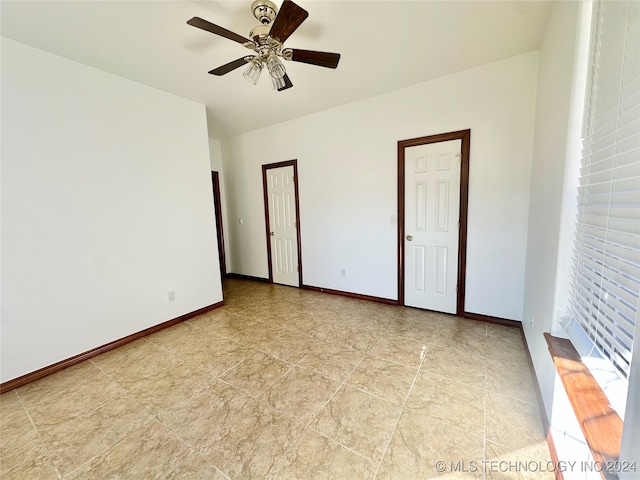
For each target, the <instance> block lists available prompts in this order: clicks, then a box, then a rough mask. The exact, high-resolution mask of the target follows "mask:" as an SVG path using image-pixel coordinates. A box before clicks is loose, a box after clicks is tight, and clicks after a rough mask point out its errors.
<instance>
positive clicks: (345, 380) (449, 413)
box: [0, 280, 553, 480]
mask: <svg viewBox="0 0 640 480" xmlns="http://www.w3.org/2000/svg"><path fill="white" fill-rule="evenodd" d="M0 400H1V403H0V406H1V410H0V414H1V422H2V423H1V437H0V444H1V452H0V453H1V457H0V458H1V468H0V476H1V478H2V479H20V480H27V479H29V480H30V479H38V480H40V479H42V480H45V479H49V478H51V479H56V478H64V479H74V480H75V479H78V480H80V479H82V480H84V479H111V478H120V479H151V478H167V479H169V478H171V479H227V478H229V479H245V478H246V479H250V478H271V479H329V478H335V479H347V480H350V479H361V478H362V479H373V478H376V479H419V478H420V479H427V478H434V477H440V478H447V479H448V478H486V479H507V478H535V479H538V478H553V475H552V474H550V473H546V474H545V473H541V472H540V471H534V472H533V473H532V470H540V468H542V469H543V470H544V469H545V468H546V465H547V462H549V452H548V449H547V447H546V443H545V441H544V432H543V428H542V423H541V419H540V413H539V409H538V405H537V403H536V396H535V392H534V387H533V383H532V378H531V374H530V371H529V367H528V364H527V359H526V355H525V352H524V348H523V344H522V340H521V337H520V333H519V331H518V330H517V329H514V328H509V327H502V326H497V325H492V324H485V323H480V322H474V321H469V320H463V319H460V318H456V317H453V316H449V315H444V314H436V313H432V312H425V311H419V310H415V309H410V308H400V307H394V306H387V305H381V304H377V303H372V302H366V301H362V300H356V299H351V298H345V297H339V296H334V295H328V294H323V293H317V292H310V291H306V290H300V289H294V288H289V287H282V286H273V285H268V284H262V283H255V282H249V281H244V280H228V281H226V282H225V306H224V307H222V308H219V309H217V310H214V311H212V312H209V313H207V314H205V315H202V316H199V317H196V318H193V319H191V320H188V321H186V322H183V323H181V324H179V325H176V326H174V327H172V328H169V329H165V330H163V331H161V332H158V333H156V334H154V335H151V336H148V337H146V338H144V339H141V340H138V341H136V342H133V343H131V344H128V345H126V346H124V347H121V348H119V349H117V350H114V351H111V352H108V353H106V354H103V355H101V356H99V357H96V358H94V359H92V360H89V361H86V362H84V363H82V364H79V365H76V366H74V367H71V368H68V369H66V370H64V371H61V372H59V373H56V374H54V375H50V376H48V377H46V378H43V379H41V380H39V381H36V382H33V383H31V384H29V385H25V386H23V387H21V388H18V389H16V390H13V391H11V392H7V393H5V394H3V395H2V396H0ZM437 462H444V463H443V464H438V463H437ZM443 465H444V468H443V467H442V466H443ZM539 466H541V467H539ZM438 467H440V469H442V470H444V471H443V472H439V471H438V470H439V468H438Z"/></svg>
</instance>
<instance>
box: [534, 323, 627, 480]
mask: <svg viewBox="0 0 640 480" xmlns="http://www.w3.org/2000/svg"><path fill="white" fill-rule="evenodd" d="M544 338H545V339H546V341H547V345H548V346H549V351H550V352H551V356H552V357H553V363H554V364H555V366H556V370H557V371H558V375H559V376H560V379H561V380H562V384H563V385H564V388H565V390H566V391H567V396H568V397H569V402H570V403H571V406H572V407H573V411H574V412H575V414H576V418H577V419H578V423H579V425H580V428H581V429H582V433H583V434H584V438H585V439H586V441H587V445H588V446H589V448H590V449H591V454H592V455H593V459H594V460H595V461H596V462H600V463H598V465H601V466H602V470H601V474H602V477H603V478H605V479H606V480H610V479H616V478H618V475H617V473H615V471H606V470H607V468H606V467H607V466H609V465H612V466H614V465H616V462H618V459H619V456H620V442H621V440H622V419H621V418H620V416H619V415H618V414H617V413H616V411H615V410H613V409H612V408H611V406H610V405H609V400H608V399H607V397H606V395H605V394H604V392H603V391H602V388H600V385H598V383H597V382H596V380H595V378H593V375H591V372H590V371H589V369H588V368H587V366H586V365H585V364H584V363H582V359H581V358H580V355H579V354H578V352H577V351H576V349H575V347H574V346H573V344H572V343H571V342H570V341H569V340H567V339H566V338H559V337H554V336H552V335H551V334H549V333H545V334H544ZM614 468H615V467H614Z"/></svg>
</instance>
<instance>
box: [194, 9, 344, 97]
mask: <svg viewBox="0 0 640 480" xmlns="http://www.w3.org/2000/svg"><path fill="white" fill-rule="evenodd" d="M251 10H252V12H253V16H254V17H256V19H257V20H258V21H259V22H260V25H258V26H257V27H254V28H253V29H252V30H251V32H249V37H251V38H250V39H249V38H245V37H243V36H242V35H238V34H237V33H234V32H232V31H230V30H227V29H226V28H223V27H220V26H219V25H215V24H213V23H211V22H208V21H207V20H204V19H202V18H200V17H193V18H192V19H190V20H188V21H187V24H189V25H191V26H193V27H197V28H200V29H202V30H206V31H207V32H211V33H213V34H216V35H219V36H221V37H224V38H228V39H229V40H233V41H234V42H238V43H240V44H241V45H242V46H243V47H246V48H248V49H250V50H253V51H254V52H255V55H248V56H245V57H240V58H238V59H237V60H233V61H232V62H229V63H227V64H225V65H222V66H220V67H218V68H215V69H213V70H211V71H209V73H210V74H212V75H217V76H222V75H225V74H227V73H229V72H231V71H233V70H235V69H236V68H239V67H241V66H242V65H245V64H249V66H248V67H247V69H246V70H245V72H244V74H243V75H244V78H245V79H246V80H247V81H248V82H249V83H252V84H253V85H255V84H257V83H258V79H259V78H260V73H261V72H262V69H263V68H264V67H265V66H266V67H267V70H268V72H269V77H270V78H271V86H272V88H273V89H274V90H277V91H279V92H280V91H282V90H286V89H287V88H291V87H292V86H293V83H291V80H290V79H289V76H288V75H287V71H286V69H285V67H284V65H283V64H282V62H281V61H280V58H282V59H284V60H288V61H294V62H301V63H309V64H311V65H318V66H320V67H326V68H336V67H337V66H338V62H339V61H340V54H339V53H330V52H318V51H315V50H299V49H295V48H283V45H282V44H283V43H284V42H285V41H286V40H287V38H289V36H290V35H291V34H292V33H293V32H294V31H295V30H296V29H297V28H298V27H299V26H300V25H301V24H302V22H304V21H305V19H306V18H307V17H308V16H309V13H308V12H307V11H306V10H305V9H304V8H302V7H300V6H298V5H296V4H295V3H293V2H292V1H291V0H284V2H283V3H282V6H281V7H280V11H278V9H277V8H276V6H275V4H274V3H273V2H271V1H269V0H256V1H254V2H253V3H252V4H251Z"/></svg>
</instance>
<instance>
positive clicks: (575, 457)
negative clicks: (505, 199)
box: [523, 2, 640, 480]
mask: <svg viewBox="0 0 640 480" xmlns="http://www.w3.org/2000/svg"><path fill="white" fill-rule="evenodd" d="M590 12H591V2H556V3H554V5H553V9H552V12H551V15H550V18H549V23H548V25H547V29H546V31H545V33H544V37H543V42H542V45H541V48H540V64H539V68H538V72H539V75H538V98H537V105H536V122H535V138H534V155H533V168H532V176H531V177H532V178H531V197H530V210H529V218H530V221H529V235H528V249H527V263H526V279H525V298H524V321H523V328H524V332H525V336H526V339H527V344H528V347H529V350H530V352H531V356H532V359H533V363H534V368H535V372H536V376H537V379H538V383H539V385H540V389H541V392H542V396H543V400H544V407H545V410H546V412H547V416H548V418H549V421H550V424H551V433H552V435H553V439H554V443H555V447H556V450H557V453H558V457H559V459H560V460H564V461H576V462H578V465H580V463H579V462H581V461H587V460H588V459H589V458H590V451H589V448H588V446H587V444H586V441H585V439H584V436H583V434H582V431H581V429H580V426H579V425H578V423H577V421H576V419H575V415H574V413H573V410H572V407H571V405H570V402H569V400H568V398H567V395H566V392H565V390H564V387H563V386H562V383H561V381H560V379H559V377H558V375H557V374H556V370H555V367H554V365H553V362H552V359H551V356H550V354H549V351H548V348H547V344H546V341H545V340H544V337H543V333H544V332H551V333H552V334H554V335H557V336H561V337H566V334H565V333H564V331H563V328H562V326H561V322H562V321H563V320H564V317H566V315H567V313H568V310H567V307H568V298H569V295H568V290H569V281H570V270H571V262H572V254H573V253H572V248H573V234H574V230H573V225H574V222H575V215H576V212H577V209H576V193H577V190H576V188H577V184H578V169H579V166H580V165H579V159H580V148H581V146H580V145H581V142H580V135H581V128H582V116H583V104H584V98H585V97H584V95H585V78H586V75H587V57H588V46H589V45H588V44H589V24H590ZM532 318H533V322H532ZM638 355H639V353H638V350H637V349H636V350H634V355H633V360H632V364H635V365H638ZM635 375H636V378H635V379H634V382H635V383H633V382H632V386H631V387H630V389H629V392H630V396H629V398H628V402H629V405H632V407H631V408H632V409H631V410H627V417H625V424H624V440H623V446H622V452H623V455H626V458H625V459H626V460H629V461H632V460H636V461H638V460H640V459H638V458H636V457H637V455H638V454H637V453H636V452H637V450H638V449H637V445H634V443H637V441H636V440H637V438H639V436H638V429H639V425H640V422H639V421H638V412H637V409H636V410H633V406H634V405H637V403H638V400H637V399H638V398H639V397H640V395H638V388H639V385H638V382H637V371H636V372H635ZM634 388H635V390H634ZM627 408H629V407H627ZM634 475H636V474H631V477H632V478H635V476H634ZM564 478H565V479H567V480H573V479H580V480H582V479H594V480H595V479H599V478H600V474H599V473H598V472H588V471H586V469H585V468H576V469H575V470H573V471H566V472H564Z"/></svg>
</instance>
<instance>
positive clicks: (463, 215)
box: [398, 130, 471, 316]
mask: <svg viewBox="0 0 640 480" xmlns="http://www.w3.org/2000/svg"><path fill="white" fill-rule="evenodd" d="M470 134H471V131H470V130H462V131H457V132H450V133H444V134H440V135H432V136H428V137H420V138H414V139H409V140H402V141H399V142H398V303H399V304H400V305H406V306H411V307H417V308H422V309H426V310H434V311H439V312H446V313H452V314H456V315H460V316H462V315H463V314H464V294H465V272H466V244H467V211H468V208H467V206H468V192H469V145H470Z"/></svg>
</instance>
